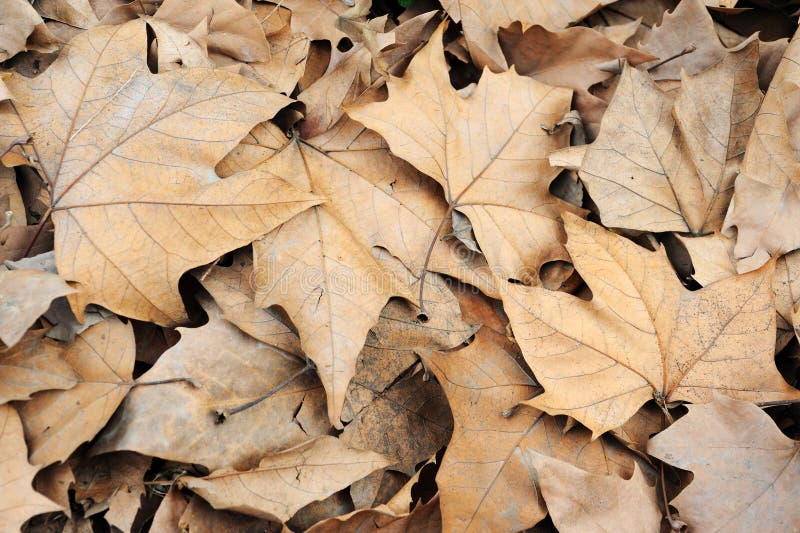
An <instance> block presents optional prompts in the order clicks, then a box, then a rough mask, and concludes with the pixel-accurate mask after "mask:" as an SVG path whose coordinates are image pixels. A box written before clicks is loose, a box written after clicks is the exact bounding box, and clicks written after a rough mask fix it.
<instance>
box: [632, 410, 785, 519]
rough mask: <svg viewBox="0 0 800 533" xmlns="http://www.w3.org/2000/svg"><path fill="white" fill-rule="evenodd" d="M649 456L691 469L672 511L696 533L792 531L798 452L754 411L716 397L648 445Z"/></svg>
mask: <svg viewBox="0 0 800 533" xmlns="http://www.w3.org/2000/svg"><path fill="white" fill-rule="evenodd" d="M647 450H648V452H649V453H650V454H651V455H653V456H655V457H658V458H659V459H661V460H663V461H664V462H666V463H669V464H671V465H675V466H677V467H678V468H682V469H684V470H691V471H692V472H693V473H694V479H693V480H692V482H691V483H690V484H689V486H688V487H687V488H686V489H684V490H683V491H682V492H681V493H680V495H678V497H677V498H675V499H674V500H672V504H673V505H674V506H675V507H676V508H677V509H678V511H679V512H680V514H681V519H683V520H684V521H686V522H687V523H688V524H689V526H690V527H691V528H692V529H694V530H697V531H754V530H761V531H764V530H769V531H789V530H791V529H792V528H794V527H795V526H796V524H797V523H798V521H800V509H798V507H797V506H796V505H794V503H793V501H792V495H793V494H794V491H795V490H796V487H797V484H798V479H800V462H798V459H797V458H798V450H800V446H798V443H797V442H796V441H793V440H791V439H789V438H788V437H786V436H785V435H784V434H783V433H781V431H780V429H778V427H777V426H776V425H775V423H774V422H773V421H772V419H771V418H770V417H769V416H768V415H767V414H766V413H764V412H763V411H762V410H761V409H759V408H758V407H756V406H755V405H752V404H749V403H745V402H740V401H736V400H732V399H730V398H726V397H724V396H721V395H717V396H716V397H715V399H714V401H713V403H708V404H705V405H692V406H689V414H687V415H686V416H684V417H683V418H681V419H680V420H678V421H677V422H675V423H674V424H672V425H671V426H670V427H669V428H667V429H666V430H665V431H663V432H661V433H659V434H658V435H656V436H655V437H653V438H652V439H651V440H650V443H649V444H648V446H647Z"/></svg>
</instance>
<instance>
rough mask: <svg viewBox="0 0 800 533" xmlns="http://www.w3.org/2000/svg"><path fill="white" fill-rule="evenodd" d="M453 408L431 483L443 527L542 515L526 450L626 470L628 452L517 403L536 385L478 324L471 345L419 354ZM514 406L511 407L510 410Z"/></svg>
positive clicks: (507, 527) (584, 465) (499, 526)
mask: <svg viewBox="0 0 800 533" xmlns="http://www.w3.org/2000/svg"><path fill="white" fill-rule="evenodd" d="M421 355H422V357H423V360H424V361H425V362H426V364H427V365H428V367H429V368H430V370H431V371H432V372H433V374H434V375H435V376H436V379H437V380H438V381H439V383H440V384H441V385H442V388H443V389H444V392H445V394H446V395H447V399H448V401H449V402H450V407H451V409H452V410H453V418H454V421H455V427H454V428H453V438H452V439H451V441H450V443H449V444H448V445H447V451H446V452H445V455H444V458H443V459H442V461H441V465H440V467H439V472H438V473H437V475H436V483H437V485H438V487H439V493H440V498H441V506H442V525H443V529H444V531H487V530H493V531H494V530H503V531H520V530H524V529H527V528H529V527H532V526H534V525H535V524H536V523H537V522H539V521H540V520H541V519H542V518H544V516H545V515H546V514H547V510H546V508H545V504H544V502H543V501H542V499H541V496H540V493H539V492H538V489H537V488H536V486H535V482H534V479H533V478H532V475H531V471H530V469H529V466H528V463H527V462H526V458H525V453H526V451H527V450H530V451H534V452H537V453H540V454H544V455H547V456H550V457H554V458H556V459H560V460H562V461H566V462H569V463H570V464H572V465H574V466H576V467H577V468H580V469H582V470H585V471H587V472H593V473H598V474H612V475H626V476H628V475H630V474H631V473H632V470H633V462H634V459H633V453H632V452H629V451H628V450H627V449H625V448H622V447H621V446H619V445H616V444H615V443H613V442H612V441H610V440H609V441H606V440H604V439H600V440H595V441H592V440H591V434H590V432H589V431H587V430H586V429H584V428H573V429H572V430H570V431H568V432H565V431H564V427H563V424H561V423H560V422H559V421H557V420H556V419H555V418H553V417H550V416H548V415H547V414H545V413H544V412H542V411H539V410H536V409H531V408H530V407H528V406H519V407H517V406H518V404H519V403H520V402H522V401H524V400H526V399H527V398H529V397H530V396H531V395H533V394H534V393H535V392H536V391H537V388H536V387H535V386H534V382H533V380H532V379H531V378H530V377H529V376H528V375H527V374H526V373H525V371H524V370H523V369H522V368H521V367H520V366H519V363H517V361H516V360H515V359H514V356H513V355H512V354H510V353H508V352H507V351H505V350H504V349H503V348H502V347H501V346H499V345H497V344H494V343H493V342H491V340H488V339H486V338H484V336H483V335H482V333H481V331H480V330H479V331H478V333H477V334H476V337H475V341H474V342H473V343H472V344H470V345H469V346H468V347H466V348H463V349H461V350H457V351H451V352H431V353H429V354H424V353H423V354H421ZM515 408H516V410H514V409H515Z"/></svg>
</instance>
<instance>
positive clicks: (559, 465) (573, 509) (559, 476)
mask: <svg viewBox="0 0 800 533" xmlns="http://www.w3.org/2000/svg"><path fill="white" fill-rule="evenodd" d="M525 457H526V459H527V460H528V462H529V464H530V465H531V467H532V468H533V470H535V472H536V482H537V485H538V486H539V488H540V489H541V491H542V496H544V501H545V503H546V504H547V511H548V512H549V513H550V517H551V518H552V519H553V523H554V524H555V526H556V527H557V528H558V531H559V532H562V533H570V532H576V533H577V532H582V531H598V530H604V531H620V532H627V531H630V532H631V533H635V532H640V531H650V532H654V533H655V532H658V531H660V526H661V509H660V508H659V504H658V498H657V497H656V489H655V487H653V486H651V485H650V483H648V481H647V478H645V476H644V474H643V473H642V471H641V470H640V469H639V468H637V467H636V465H634V469H633V477H632V478H631V479H628V480H626V479H623V478H621V477H619V476H617V475H615V474H606V475H602V474H591V473H589V472H586V471H585V470H581V469H580V468H576V467H574V466H572V465H571V464H569V463H566V462H564V461H559V460H557V459H553V458H550V457H547V456H545V455H541V454H538V453H535V452H526V453H525Z"/></svg>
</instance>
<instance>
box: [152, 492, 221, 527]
mask: <svg viewBox="0 0 800 533" xmlns="http://www.w3.org/2000/svg"><path fill="white" fill-rule="evenodd" d="M193 499H197V500H200V499H201V498H200V497H199V496H195V497H194V498H193ZM187 505H188V502H187V501H186V498H185V497H184V495H183V494H182V493H181V490H180V489H178V487H177V486H176V485H172V486H171V487H170V489H169V492H168V493H167V495H166V496H164V499H163V500H161V503H160V504H159V505H158V510H157V511H156V514H155V516H154V517H153V525H152V526H150V530H151V531H160V532H163V533H182V532H181V528H180V527H178V523H179V522H180V519H181V515H183V513H184V512H185V511H186V507H187ZM206 505H208V504H206Z"/></svg>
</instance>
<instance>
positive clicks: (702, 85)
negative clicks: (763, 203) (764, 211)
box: [553, 42, 761, 234]
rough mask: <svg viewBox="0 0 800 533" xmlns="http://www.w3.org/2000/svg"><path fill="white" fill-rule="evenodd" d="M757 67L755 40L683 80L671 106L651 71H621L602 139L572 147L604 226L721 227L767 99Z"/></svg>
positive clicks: (644, 228)
mask: <svg viewBox="0 0 800 533" xmlns="http://www.w3.org/2000/svg"><path fill="white" fill-rule="evenodd" d="M757 60H758V50H757V43H755V42H753V43H750V44H749V45H748V46H746V47H745V48H743V49H742V50H740V51H738V52H736V53H730V54H727V55H726V56H725V57H724V58H723V60H722V61H720V62H719V63H718V64H717V65H715V66H714V67H712V68H710V69H708V70H706V71H705V72H703V73H702V74H699V75H697V76H694V77H684V78H683V83H682V85H681V89H680V90H679V92H678V95H677V98H676V99H675V101H674V102H673V99H672V98H671V97H670V96H669V95H667V94H666V93H664V92H663V91H661V90H660V89H659V88H658V86H657V85H656V84H655V82H654V81H653V80H652V79H651V78H650V77H649V75H648V74H646V73H643V72H640V71H638V70H635V69H633V68H630V67H626V68H625V70H624V71H623V73H622V75H621V80H620V83H619V86H618V87H617V90H616V93H615V94H614V98H613V99H612V101H611V104H610V105H609V108H608V111H607V113H606V115H605V120H604V121H603V125H602V127H601V130H600V134H599V135H598V137H597V140H596V141H595V142H594V143H592V144H591V145H588V146H581V147H574V148H571V149H570V151H572V152H576V153H578V154H580V153H583V154H584V155H583V158H582V163H581V164H580V177H581V179H582V180H583V183H584V184H585V186H586V188H587V190H588V191H589V194H590V195H591V196H592V198H593V199H594V201H595V202H596V203H597V205H598V208H599V211H600V217H601V219H602V221H603V223H604V224H605V225H606V226H609V227H617V228H629V229H636V230H642V231H682V232H686V231H690V232H692V233H694V234H701V233H707V232H710V231H714V230H718V229H720V227H721V226H722V221H723V218H724V216H725V212H726V210H727V208H728V203H729V201H730V197H731V194H732V187H733V180H734V178H735V176H736V172H737V170H738V167H739V162H740V160H741V158H742V154H743V152H744V144H745V139H746V138H747V135H748V134H749V131H750V129H751V128H752V124H753V116H754V113H755V111H756V109H758V105H759V103H760V102H761V92H760V91H759V89H758V80H757V78H756V63H757ZM723 88H724V89H723ZM553 157H554V162H556V159H555V158H557V157H558V158H564V157H565V154H563V153H562V154H555V155H554V156H553Z"/></svg>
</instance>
